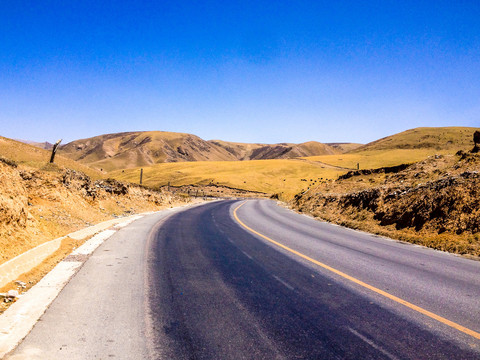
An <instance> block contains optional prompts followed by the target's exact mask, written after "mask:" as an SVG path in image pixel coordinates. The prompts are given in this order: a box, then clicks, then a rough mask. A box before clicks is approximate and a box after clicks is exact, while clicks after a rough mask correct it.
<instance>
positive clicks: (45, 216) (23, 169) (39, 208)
mask: <svg viewBox="0 0 480 360" xmlns="http://www.w3.org/2000/svg"><path fill="white" fill-rule="evenodd" d="M188 201H190V199H189V198H188V197H186V196H179V195H175V194H173V193H171V192H168V191H167V190H165V189H164V190H159V191H153V190H149V189H146V188H142V187H139V186H134V185H129V184H124V183H120V182H117V181H115V180H111V179H108V180H97V181H93V180H92V179H91V178H89V177H88V176H87V175H85V174H83V173H81V172H77V171H74V170H70V169H65V168H62V167H58V166H56V165H47V166H45V167H44V168H43V169H40V170H38V169H32V168H29V167H27V166H24V165H22V166H17V164H16V163H15V162H13V161H10V160H8V159H4V158H0V264H1V263H3V262H5V261H7V260H9V259H11V258H13V257H15V256H17V255H19V254H21V253H23V252H25V251H27V250H29V249H31V248H33V247H35V246H37V245H39V244H41V243H43V242H45V241H48V240H52V239H54V238H57V237H60V236H63V235H66V234H68V233H70V232H72V231H75V230H78V229H81V228H84V227H86V226H89V225H92V224H95V223H98V222H101V221H104V220H108V219H111V218H113V217H118V216H124V215H130V214H134V213H139V212H145V211H153V210H159V209H161V208H162V207H166V206H172V205H174V204H176V203H184V202H188Z"/></svg>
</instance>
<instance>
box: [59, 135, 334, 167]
mask: <svg viewBox="0 0 480 360" xmlns="http://www.w3.org/2000/svg"><path fill="white" fill-rule="evenodd" d="M59 153H60V154H62V155H64V156H67V157H70V158H72V159H74V160H77V161H79V162H81V163H84V164H88V165H89V166H92V167H94V168H96V169H102V170H106V171H112V170H118V169H128V168H134V167H139V166H149V165H153V164H158V163H166V162H180V161H232V160H258V159H285V158H294V157H300V156H313V155H325V154H335V153H337V151H336V150H335V149H333V148H332V147H330V146H328V145H325V144H321V143H318V142H314V141H312V142H307V143H303V144H274V145H268V144H243V143H233V142H226V141H220V140H211V141H205V140H203V139H201V138H199V137H198V136H195V135H191V134H183V133H172V132H164V131H149V132H126V133H118V134H107V135H100V136H96V137H93V138H88V139H82V140H76V141H73V142H71V143H69V144H67V145H64V146H62V147H61V148H60V151H59Z"/></svg>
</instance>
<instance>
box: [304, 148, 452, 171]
mask: <svg viewBox="0 0 480 360" xmlns="http://www.w3.org/2000/svg"><path fill="white" fill-rule="evenodd" d="M451 153H452V151H451V150H435V149H431V148H426V149H392V150H371V151H362V152H358V153H356V152H351V153H347V154H338V155H322V156H309V157H306V158H303V159H305V160H309V161H316V162H319V163H324V164H328V165H332V166H338V167H342V168H346V169H357V164H359V167H360V169H376V168H380V167H388V166H395V165H400V164H411V163H414V162H417V161H421V160H423V159H426V158H427V157H429V156H431V155H447V154H451Z"/></svg>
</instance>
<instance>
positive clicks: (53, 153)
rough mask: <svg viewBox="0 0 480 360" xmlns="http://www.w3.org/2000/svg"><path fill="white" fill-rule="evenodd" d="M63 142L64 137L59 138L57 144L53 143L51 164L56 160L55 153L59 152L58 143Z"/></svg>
mask: <svg viewBox="0 0 480 360" xmlns="http://www.w3.org/2000/svg"><path fill="white" fill-rule="evenodd" d="M61 142H62V139H60V140H58V141H57V142H56V143H55V144H53V149H52V156H51V157H50V164H53V162H54V160H55V154H56V153H57V148H58V145H60V143H61Z"/></svg>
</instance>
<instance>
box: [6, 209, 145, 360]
mask: <svg viewBox="0 0 480 360" xmlns="http://www.w3.org/2000/svg"><path fill="white" fill-rule="evenodd" d="M147 214H150V213H145V214H141V215H133V216H130V217H128V218H122V219H114V220H110V221H107V222H105V223H100V224H97V225H95V226H91V227H89V228H86V229H83V230H80V231H77V232H75V233H73V236H81V237H78V239H83V238H85V237H87V236H89V235H92V234H95V233H98V232H99V231H101V230H103V231H102V232H100V233H98V234H97V235H95V236H94V237H92V238H91V239H90V240H88V241H87V242H85V243H84V244H83V245H82V246H80V247H79V248H77V249H76V250H75V251H73V252H72V253H71V254H70V255H69V256H67V257H66V258H65V259H64V260H63V261H61V262H60V263H59V264H57V266H56V267H55V268H54V269H53V270H52V271H50V272H49V273H48V274H47V275H46V276H45V277H44V278H43V279H42V280H40V281H39V282H38V283H37V284H36V285H35V286H33V287H32V288H31V289H30V290H29V291H28V292H27V293H26V294H24V295H22V296H21V297H20V299H18V300H17V301H16V302H15V303H14V304H12V305H11V306H10V307H9V308H8V309H7V310H6V311H5V312H4V313H3V314H2V315H1V316H0V358H3V357H4V356H5V355H6V354H7V353H9V352H10V351H12V350H13V349H14V348H15V347H16V346H17V345H18V344H19V343H20V342H21V341H22V340H23V339H24V338H25V336H27V335H28V333H29V332H30V331H31V330H32V328H33V326H34V325H35V323H36V322H37V321H38V319H39V318H40V317H41V316H42V315H43V313H44V312H45V310H46V309H47V308H48V306H49V305H50V304H51V303H52V301H53V300H55V298H56V297H57V296H58V294H59V293H60V291H61V290H62V289H63V287H64V286H65V285H66V284H67V283H68V282H69V280H70V279H71V278H72V276H73V275H75V274H76V272H77V271H78V270H79V269H80V268H81V267H82V265H83V263H84V262H85V261H86V260H87V258H88V256H89V255H90V254H92V253H93V251H95V249H96V248H97V247H98V246H100V245H101V244H102V243H103V242H104V241H105V240H106V239H108V238H109V237H110V236H112V235H113V234H114V233H115V232H116V231H117V229H119V228H122V227H124V226H127V225H128V224H130V223H131V222H133V221H135V220H137V219H140V218H142V217H143V216H144V215H147ZM113 225H115V227H114V229H108V228H109V227H112V226H113ZM115 228H116V229H115ZM105 229H108V230H105ZM71 235H72V234H70V235H67V236H70V237H72V236H71ZM56 240H58V239H55V240H53V241H56Z"/></svg>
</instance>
